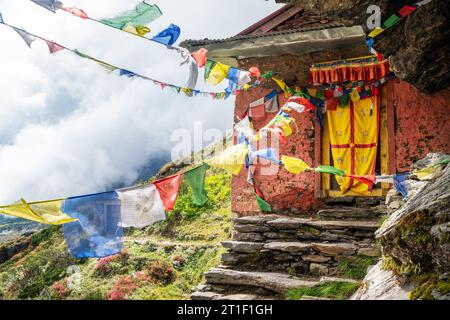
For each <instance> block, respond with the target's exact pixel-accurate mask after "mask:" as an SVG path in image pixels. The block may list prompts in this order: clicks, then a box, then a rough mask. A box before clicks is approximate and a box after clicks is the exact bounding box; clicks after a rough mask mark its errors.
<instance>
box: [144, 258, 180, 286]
mask: <svg viewBox="0 0 450 320" xmlns="http://www.w3.org/2000/svg"><path fill="white" fill-rule="evenodd" d="M145 274H147V275H148V276H149V277H150V278H151V279H152V280H153V281H154V282H156V283H159V284H162V285H168V284H169V283H172V282H173V281H174V280H175V277H176V275H175V271H174V270H173V268H172V267H171V266H170V265H169V264H168V263H167V262H165V261H156V262H154V263H152V264H150V265H149V266H147V268H146V270H145Z"/></svg>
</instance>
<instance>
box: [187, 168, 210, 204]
mask: <svg viewBox="0 0 450 320" xmlns="http://www.w3.org/2000/svg"><path fill="white" fill-rule="evenodd" d="M207 169H208V165H207V164H204V165H202V166H200V167H197V168H195V169H192V170H189V171H188V172H186V173H185V174H184V176H185V177H186V179H187V181H188V183H189V186H190V187H191V190H192V202H193V203H195V204H196V205H198V206H203V205H204V204H205V203H206V202H207V201H208V196H207V194H206V190H205V177H206V170H207Z"/></svg>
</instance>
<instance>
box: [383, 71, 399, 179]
mask: <svg viewBox="0 0 450 320" xmlns="http://www.w3.org/2000/svg"><path fill="white" fill-rule="evenodd" d="M397 81H398V79H394V80H391V81H388V82H387V83H386V85H385V87H386V91H387V129H388V145H389V152H388V172H387V173H388V174H395V173H396V172H397V164H396V162H395V82H397Z"/></svg>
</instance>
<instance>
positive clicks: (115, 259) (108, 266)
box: [94, 251, 129, 277]
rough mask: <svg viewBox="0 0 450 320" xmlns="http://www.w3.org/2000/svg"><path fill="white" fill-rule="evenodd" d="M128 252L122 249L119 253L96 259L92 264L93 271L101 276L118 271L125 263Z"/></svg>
mask: <svg viewBox="0 0 450 320" xmlns="http://www.w3.org/2000/svg"><path fill="white" fill-rule="evenodd" d="M128 259H129V254H128V253H127V252H126V251H123V252H121V253H119V254H116V255H113V256H109V257H104V258H101V259H99V260H98V261H97V263H96V264H95V266H94V272H95V274H96V275H98V276H101V277H106V276H110V275H113V274H116V273H119V272H120V269H121V267H122V266H123V265H125V264H126V263H127V261H128Z"/></svg>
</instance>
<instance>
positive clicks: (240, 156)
mask: <svg viewBox="0 0 450 320" xmlns="http://www.w3.org/2000/svg"><path fill="white" fill-rule="evenodd" d="M247 154H248V148H247V146H245V145H243V144H237V145H235V146H232V147H230V148H228V149H225V150H224V151H223V152H222V153H221V154H219V155H218V156H216V157H214V158H212V159H209V160H206V161H205V162H206V163H207V164H208V165H210V166H211V167H217V168H222V169H225V170H227V171H228V172H230V173H232V174H235V175H238V174H239V173H240V172H241V170H242V167H243V166H244V163H245V157H246V156H247Z"/></svg>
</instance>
